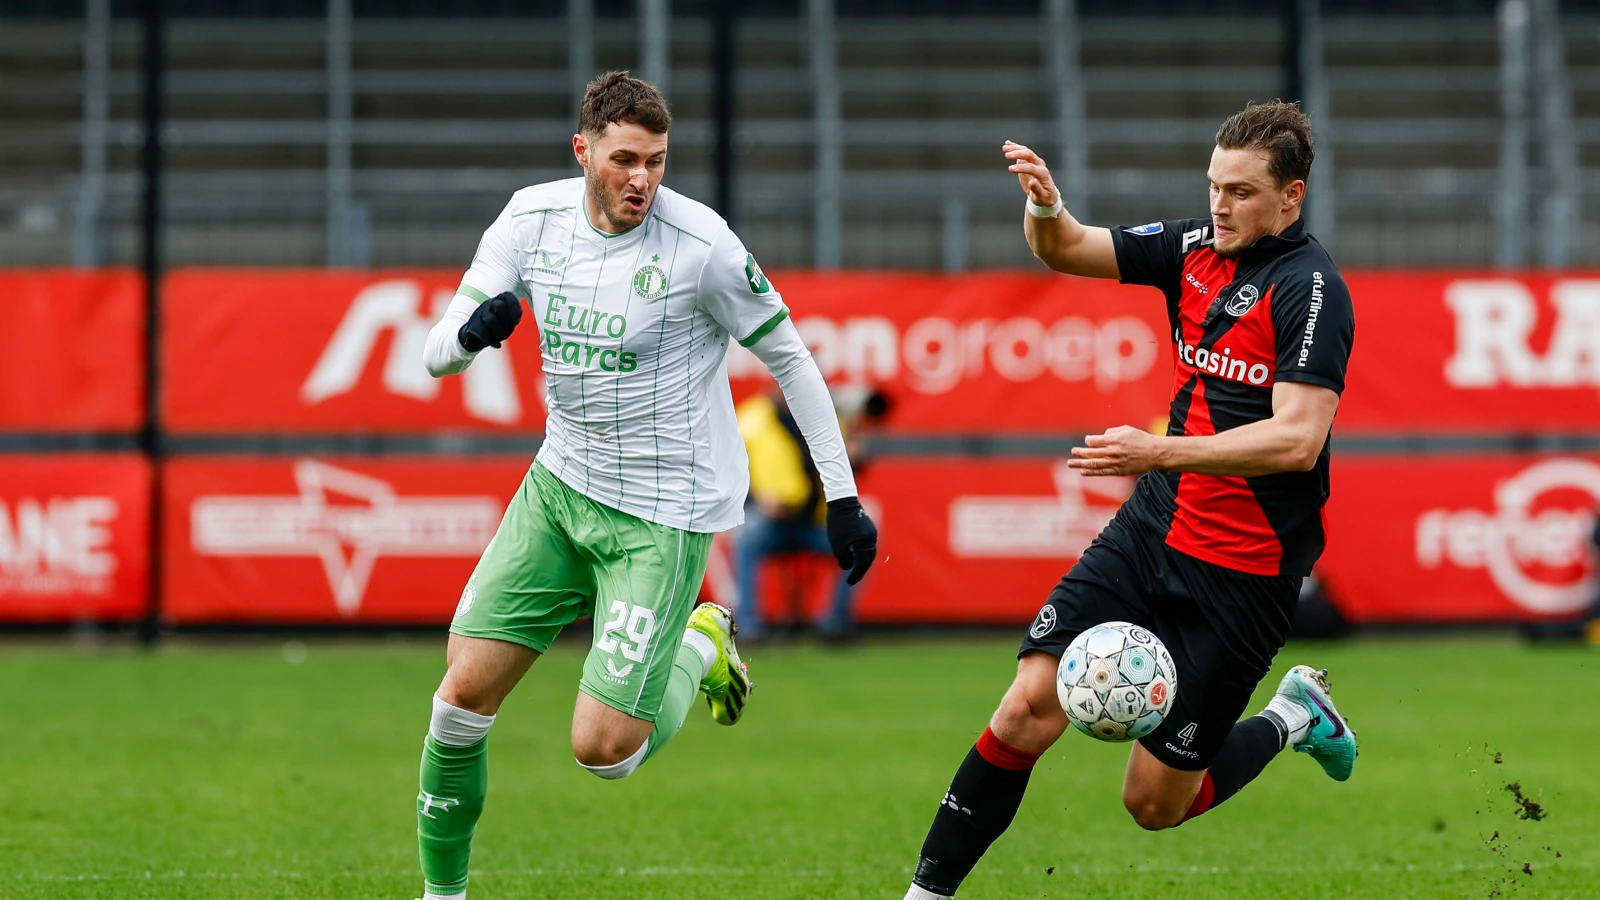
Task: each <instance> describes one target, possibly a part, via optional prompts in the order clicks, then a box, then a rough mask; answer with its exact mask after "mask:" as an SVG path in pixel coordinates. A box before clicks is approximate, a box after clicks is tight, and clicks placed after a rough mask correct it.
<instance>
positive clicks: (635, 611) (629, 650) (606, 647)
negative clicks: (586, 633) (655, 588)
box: [594, 600, 656, 662]
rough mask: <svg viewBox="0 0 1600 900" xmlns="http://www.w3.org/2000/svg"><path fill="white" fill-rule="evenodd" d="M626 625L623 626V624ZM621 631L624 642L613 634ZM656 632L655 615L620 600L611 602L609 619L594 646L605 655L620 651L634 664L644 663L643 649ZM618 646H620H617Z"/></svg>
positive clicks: (643, 608) (645, 609)
mask: <svg viewBox="0 0 1600 900" xmlns="http://www.w3.org/2000/svg"><path fill="white" fill-rule="evenodd" d="M624 622H626V623H627V625H626V626H624V625H623V623H624ZM618 629H621V630H622V632H623V635H624V636H626V638H627V639H626V640H622V639H621V638H619V637H617V636H616V635H615V634H614V633H613V632H616V631H617V630H618ZM655 630H656V614H655V612H654V611H652V610H650V609H647V608H645V607H643V606H634V605H632V604H630V603H625V602H623V601H621V600H613V601H611V619H610V620H609V621H607V622H606V626H605V628H603V629H601V632H600V639H599V640H598V641H595V642H594V645H595V646H596V647H598V648H600V649H601V650H603V651H605V652H606V653H611V654H615V653H616V652H617V651H618V649H621V651H622V655H623V656H624V657H626V658H628V659H631V660H633V661H634V662H644V650H645V647H647V646H649V645H650V636H651V635H652V634H654V633H655ZM619 645H620V646H619Z"/></svg>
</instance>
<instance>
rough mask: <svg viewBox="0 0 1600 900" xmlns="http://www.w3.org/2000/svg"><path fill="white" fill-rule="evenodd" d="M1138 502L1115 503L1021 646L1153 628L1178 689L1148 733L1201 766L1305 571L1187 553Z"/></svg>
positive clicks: (1239, 704)
mask: <svg viewBox="0 0 1600 900" xmlns="http://www.w3.org/2000/svg"><path fill="white" fill-rule="evenodd" d="M1133 506H1135V504H1128V505H1125V506H1124V507H1123V508H1122V510H1121V511H1119V512H1118V513H1117V516H1116V518H1114V519H1113V520H1112V521H1111V524H1109V525H1107V526H1106V528H1105V530H1104V531H1102V532H1101V533H1100V536H1099V537H1097V538H1095V540H1094V543H1093V544H1091V545H1090V546H1089V549H1088V550H1085V551H1084V553H1083V556H1082V558H1080V559H1079V560H1078V563H1077V565H1075V566H1073V567H1072V571H1070V572H1068V573H1067V574H1066V575H1065V576H1063V577H1062V579H1061V583H1060V584H1057V585H1056V587H1055V590H1053V591H1051V592H1050V597H1049V599H1048V600H1047V601H1046V602H1045V605H1044V608H1042V609H1040V610H1039V615H1038V616H1037V617H1036V618H1035V619H1034V620H1033V624H1032V626H1031V627H1030V628H1029V629H1028V634H1027V636H1026V637H1024V638H1023V641H1022V650H1021V651H1020V652H1019V654H1018V655H1021V654H1023V653H1027V652H1029V651H1030V650H1042V651H1044V652H1046V653H1049V654H1050V655H1052V656H1056V657H1060V656H1061V655H1062V654H1064V653H1066V651H1067V645H1068V644H1070V643H1072V640H1073V638H1076V637H1077V636H1078V635H1079V634H1080V633H1081V632H1083V631H1086V630H1088V629H1089V628H1092V627H1094V626H1095V625H1099V624H1100V623H1102V622H1115V621H1122V622H1132V623H1133V624H1135V625H1140V626H1143V627H1144V628H1148V629H1150V631H1152V632H1154V633H1155V635H1156V637H1159V638H1160V639H1161V642H1162V643H1164V644H1166V645H1167V650H1168V651H1170V652H1171V653H1172V661H1173V663H1174V664H1175V665H1176V666H1177V670H1178V692H1177V698H1176V699H1175V700H1174V702H1173V705H1172V707H1171V709H1169V710H1168V711H1167V717H1166V719H1165V720H1164V721H1162V723H1161V725H1160V727H1158V728H1157V729H1156V730H1155V731H1153V732H1151V733H1150V734H1148V735H1146V736H1144V737H1143V738H1141V739H1140V742H1141V743H1143V744H1144V747H1145V749H1146V750H1149V751H1150V752H1151V753H1152V754H1154V755H1155V757H1156V758H1157V759H1159V760H1161V761H1162V762H1164V763H1166V764H1167V765H1169V766H1172V767H1173V768H1175V769H1186V770H1191V771H1198V770H1200V769H1205V768H1208V767H1209V766H1210V765H1211V760H1212V758H1213V757H1214V756H1216V753H1217V750H1218V749H1220V748H1221V747H1222V742H1223V740H1224V739H1225V738H1227V736H1228V731H1229V730H1230V729H1232V728H1233V725H1234V723H1235V722H1237V721H1238V720H1239V716H1240V715H1241V714H1242V713H1243V712H1244V709H1245V706H1246V705H1247V704H1248V703H1249V702H1250V695H1251V694H1252V693H1253V692H1254V691H1255V688H1256V685H1257V684H1259V683H1260V682H1261V679H1262V678H1263V677H1265V676H1266V674H1267V672H1268V670H1269V669H1271V667H1272V658H1273V657H1274V656H1276V655H1277V653H1278V650H1279V648H1281V647H1282V646H1283V642H1284V640H1285V639H1287V638H1288V636H1289V624H1290V621H1291V620H1292V618H1293V616H1294V610H1295V606H1296V605H1297V604H1298V602H1299V596H1300V581H1301V579H1300V578H1299V577H1297V576H1287V575H1271V576H1267V575H1251V574H1248V573H1246V572H1239V571H1236V570H1233V569H1227V568H1224V567H1222V566H1218V565H1215V564H1213V563H1208V562H1202V561H1200V560H1198V559H1195V558H1194V557H1192V556H1189V555H1187V554H1185V553H1180V552H1179V551H1177V550H1174V549H1172V548H1171V547H1168V546H1167V544H1166V540H1165V535H1164V534H1163V529H1161V528H1160V527H1159V525H1157V524H1156V523H1155V522H1153V521H1151V520H1150V518H1148V517H1147V516H1146V515H1145V514H1142V513H1141V512H1140V511H1138V510H1136V509H1134V508H1132V507H1133Z"/></svg>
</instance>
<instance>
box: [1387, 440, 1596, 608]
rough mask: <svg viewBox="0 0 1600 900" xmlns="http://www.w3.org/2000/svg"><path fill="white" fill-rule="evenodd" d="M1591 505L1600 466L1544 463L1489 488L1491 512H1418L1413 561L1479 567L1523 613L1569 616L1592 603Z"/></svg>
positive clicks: (1582, 461)
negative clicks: (1490, 490) (1491, 488)
mask: <svg viewBox="0 0 1600 900" xmlns="http://www.w3.org/2000/svg"><path fill="white" fill-rule="evenodd" d="M1597 503H1600V465H1596V464H1595V463H1594V462H1591V461H1590V460H1586V459H1547V460H1544V461H1543V462H1539V463H1536V464H1534V465H1532V466H1529V467H1528V468H1526V469H1523V470H1522V471H1521V472H1518V473H1517V474H1516V475H1513V476H1512V477H1510V478H1508V479H1506V480H1505V481H1502V482H1500V483H1499V484H1498V485H1495V488H1494V507H1495V508H1494V509H1492V510H1484V509H1460V510H1450V509H1430V510H1426V511H1424V512H1423V513H1422V515H1420V516H1418V517H1417V526H1416V548H1415V549H1416V558H1417V563H1418V564H1419V565H1421V566H1422V567H1423V568H1425V569H1436V568H1438V567H1440V566H1441V565H1444V564H1446V563H1449V564H1450V565H1453V566H1456V567H1458V568H1462V569H1484V570H1487V572H1488V574H1489V578H1490V579H1491V580H1492V581H1493V582H1494V584H1495V587H1497V588H1499V589H1500V592H1501V593H1502V594H1504V595H1505V596H1506V598H1507V599H1509V600H1511V601H1512V602H1513V603H1516V604H1517V605H1518V606H1521V607H1523V608H1524V609H1528V610H1531V611H1533V612H1536V613H1543V614H1546V615H1559V614H1562V613H1571V612H1576V611H1578V610H1580V609H1583V608H1584V607H1586V606H1588V605H1589V603H1590V602H1591V601H1593V600H1594V593H1595V588H1596V586H1597V576H1596V572H1595V565H1594V561H1593V559H1592V558H1591V557H1590V555H1589V549H1588V543H1589V536H1590V535H1591V534H1593V533H1594V524H1595V512H1594V510H1595V506H1596V504H1597Z"/></svg>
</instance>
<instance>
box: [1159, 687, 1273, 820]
mask: <svg viewBox="0 0 1600 900" xmlns="http://www.w3.org/2000/svg"><path fill="white" fill-rule="evenodd" d="M1285 733H1286V732H1285V730H1284V725H1283V722H1282V721H1280V720H1279V719H1278V717H1277V716H1276V715H1270V716H1269V714H1267V713H1263V714H1262V715H1259V716H1251V717H1250V718H1248V719H1245V720H1243V721H1241V722H1237V723H1235V724H1234V726H1233V729H1232V730H1231V731H1229V732H1228V737H1227V739H1226V740H1224V741H1223V742H1222V749H1220V750H1218V751H1217V756H1216V758H1215V759H1213V760H1212V761H1211V768H1209V769H1207V770H1206V777H1205V780H1204V781H1203V782H1201V783H1200V793H1199V794H1197V795H1196V796H1195V798H1194V804H1193V805H1192V806H1190V807H1189V812H1188V813H1187V814H1185V815H1184V817H1183V820H1184V821H1185V822H1187V821H1189V820H1190V819H1192V818H1194V817H1195V816H1198V815H1200V814H1201V813H1203V812H1205V811H1206V810H1208V809H1215V808H1216V807H1218V806H1221V805H1222V801H1224V800H1226V799H1228V798H1229V797H1232V796H1233V795H1234V794H1237V793H1239V791H1240V790H1241V789H1242V788H1243V787H1244V786H1245V785H1247V784H1249V783H1250V782H1252V781H1254V780H1255V777H1256V776H1257V775H1260V774H1261V770H1263V769H1265V768H1266V767H1267V763H1269V762H1272V758H1273V757H1274V756H1277V755H1278V752H1279V751H1281V750H1282V749H1283V744H1284V735H1285Z"/></svg>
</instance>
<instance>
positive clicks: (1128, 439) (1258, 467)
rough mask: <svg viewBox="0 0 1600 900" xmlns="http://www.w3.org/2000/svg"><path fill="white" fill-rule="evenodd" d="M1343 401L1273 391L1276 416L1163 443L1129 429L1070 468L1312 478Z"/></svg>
mask: <svg viewBox="0 0 1600 900" xmlns="http://www.w3.org/2000/svg"><path fill="white" fill-rule="evenodd" d="M1338 408H1339V395H1338V394H1337V393H1335V392H1334V391H1332V390H1329V389H1328V388H1325V387H1322V386H1320V385H1315V384H1305V383H1301V382H1293V381H1280V382H1278V383H1277V384H1275V385H1273V386H1272V416H1271V418H1267V419H1262V420H1261V421H1259V422H1251V423H1250V424H1248V425H1241V426H1240V427H1238V428H1231V429H1229V430H1227V431H1224V432H1222V433H1221V434H1213V435H1205V436H1201V437H1161V436H1158V435H1153V434H1148V433H1146V432H1143V431H1140V430H1139V429H1137V428H1133V427H1131V426H1128V425H1122V426H1119V427H1117V428H1113V429H1111V430H1110V431H1107V432H1106V433H1104V434H1093V435H1090V436H1089V437H1087V438H1085V440H1084V443H1085V444H1086V445H1087V446H1084V447H1074V448H1072V457H1073V458H1072V459H1071V460H1069V461H1068V462H1067V465H1069V466H1071V467H1072V468H1074V469H1079V470H1081V471H1082V472H1083V474H1085V475H1139V474H1142V473H1144V472H1149V471H1151V470H1154V469H1164V470H1168V471H1175V472H1197V473H1199V474H1202V475H1235V476H1240V477H1250V476H1254V475H1271V474H1273V473H1276V472H1309V471H1310V470H1311V469H1313V468H1314V467H1315V466H1316V464H1317V457H1318V456H1319V455H1321V453H1322V445H1323V444H1324V443H1326V441H1327V440H1328V432H1329V431H1330V430H1331V429H1332V428H1333V414H1334V412H1336V411H1337V410H1338Z"/></svg>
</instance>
